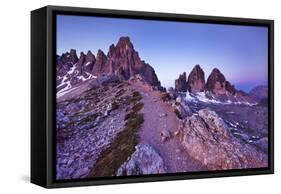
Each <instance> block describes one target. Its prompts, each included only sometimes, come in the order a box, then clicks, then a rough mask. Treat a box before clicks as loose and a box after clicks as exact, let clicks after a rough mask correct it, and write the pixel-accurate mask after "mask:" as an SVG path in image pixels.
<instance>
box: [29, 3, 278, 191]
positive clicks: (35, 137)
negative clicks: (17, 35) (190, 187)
mask: <svg viewBox="0 0 281 194" xmlns="http://www.w3.org/2000/svg"><path fill="white" fill-rule="evenodd" d="M57 14H66V15H87V16H102V17H115V18H134V19H146V20H163V21H182V22H196V23H217V24H233V25H249V26H266V27H268V30H269V33H268V65H269V66H268V75H269V83H268V85H269V94H268V95H269V115H268V116H269V122H268V124H269V152H268V154H269V162H268V164H269V166H268V168H259V169H242V170H226V171H223V170H222V171H207V172H192V173H190V172H189V173H178V174H165V175H148V176H129V177H102V178H91V179H79V180H64V181H56V179H55V158H54V157H55V155H54V154H55V126H56V125H55V119H56V116H55V115H56V114H55V104H56V98H55V88H56V87H55V80H56V79H55V68H54V67H55V64H56V61H55V60H56V20H55V16H56V15H57ZM273 173H274V21H273V20H261V19H245V18H231V17H214V16H198V15H183V14H171V13H152V12H139V11H124V10H109V9H93V8H77V7H61V6H46V7H43V8H40V9H37V10H34V11H32V12H31V182H32V183H34V184H37V185H40V186H43V187H46V188H56V187H72V186H87V185H102V184H120V183H135V182H148V181H150V182H151V181H168V180H181V179H198V178H212V177H228V176H242V175H243V176H244V175H258V174H273Z"/></svg>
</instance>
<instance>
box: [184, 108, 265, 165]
mask: <svg viewBox="0 0 281 194" xmlns="http://www.w3.org/2000/svg"><path fill="white" fill-rule="evenodd" d="M179 129H180V133H179V134H180V135H181V137H180V140H181V142H182V145H183V146H184V147H185V149H186V151H187V152H188V154H189V155H190V156H191V157H193V158H194V159H196V160H198V161H199V162H201V163H202V164H203V165H205V166H206V167H207V168H208V169H209V170H225V169H242V168H261V167H267V165H268V163H267V159H268V157H267V155H266V154H263V153H261V152H258V151H257V150H256V149H255V148H254V147H253V146H251V145H249V144H246V143H244V142H242V141H240V140H238V139H236V138H235V137H234V136H233V135H232V134H231V133H230V132H229V129H228V128H227V125H226V124H225V123H224V121H223V120H222V119H221V118H220V117H219V116H218V115H217V114H216V113H215V112H214V111H211V110H209V109H208V108H206V109H202V110H200V111H199V115H192V116H191V117H188V118H187V119H186V120H185V121H184V124H183V126H180V127H179Z"/></svg>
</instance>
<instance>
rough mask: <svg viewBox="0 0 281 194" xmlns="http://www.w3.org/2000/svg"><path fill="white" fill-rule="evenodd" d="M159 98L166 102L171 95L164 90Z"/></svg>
mask: <svg viewBox="0 0 281 194" xmlns="http://www.w3.org/2000/svg"><path fill="white" fill-rule="evenodd" d="M161 99H162V100H163V101H164V102H166V101H169V100H171V96H170V94H168V93H167V92H164V93H162V94H161Z"/></svg>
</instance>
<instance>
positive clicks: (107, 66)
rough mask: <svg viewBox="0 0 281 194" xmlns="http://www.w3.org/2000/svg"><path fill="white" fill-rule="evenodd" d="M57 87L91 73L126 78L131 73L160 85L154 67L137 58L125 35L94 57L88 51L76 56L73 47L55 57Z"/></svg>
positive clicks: (74, 83) (72, 83)
mask: <svg viewBox="0 0 281 194" xmlns="http://www.w3.org/2000/svg"><path fill="white" fill-rule="evenodd" d="M56 69H57V86H60V89H63V86H65V87H66V86H67V85H68V84H64V83H70V84H71V85H76V84H78V83H80V82H81V81H84V80H85V79H88V78H91V77H93V76H96V77H98V76H104V75H115V76H117V77H119V79H121V80H127V79H129V78H130V77H132V76H134V75H137V74H138V75H141V76H142V77H143V78H144V79H145V80H146V81H147V82H148V83H149V84H151V85H152V86H161V84H160V81H159V80H158V77H157V75H156V73H155V70H154V69H153V67H152V66H150V65H149V64H148V63H145V62H144V61H143V60H141V58H140V56H139V54H138V52H137V51H135V49H134V46H133V44H132V42H131V40H130V38H129V37H121V38H120V39H119V41H118V42H117V44H116V45H114V44H112V45H111V46H110V47H109V51H108V53H107V54H105V53H104V52H103V51H102V50H100V49H99V50H98V52H97V55H96V56H95V55H94V54H93V53H92V52H91V51H88V52H87V54H84V53H83V52H81V53H80V56H79V57H77V54H76V50H75V49H71V50H70V52H66V53H64V54H62V55H61V56H57V67H56Z"/></svg>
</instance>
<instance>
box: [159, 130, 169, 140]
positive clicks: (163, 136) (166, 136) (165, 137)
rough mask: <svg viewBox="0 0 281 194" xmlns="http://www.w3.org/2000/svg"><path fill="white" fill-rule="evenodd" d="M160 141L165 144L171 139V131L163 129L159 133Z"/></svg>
mask: <svg viewBox="0 0 281 194" xmlns="http://www.w3.org/2000/svg"><path fill="white" fill-rule="evenodd" d="M160 137H161V141H162V142H165V141H167V140H168V139H170V138H171V131H170V130H169V129H163V130H162V131H161V133H160Z"/></svg>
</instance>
